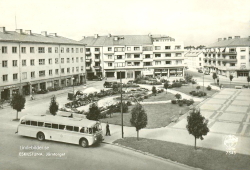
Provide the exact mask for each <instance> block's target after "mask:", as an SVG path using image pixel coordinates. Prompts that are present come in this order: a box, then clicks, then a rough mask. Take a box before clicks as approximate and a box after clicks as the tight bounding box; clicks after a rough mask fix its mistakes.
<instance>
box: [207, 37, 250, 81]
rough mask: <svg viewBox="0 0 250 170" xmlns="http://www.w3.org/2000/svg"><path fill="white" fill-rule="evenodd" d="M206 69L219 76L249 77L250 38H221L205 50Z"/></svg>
mask: <svg viewBox="0 0 250 170" xmlns="http://www.w3.org/2000/svg"><path fill="white" fill-rule="evenodd" d="M203 53H204V68H205V69H206V70H208V71H210V72H217V73H218V74H219V75H223V76H227V77H228V76H229V75H233V76H234V77H247V76H249V75H250V57H249V55H250V37H248V38H240V36H235V37H234V38H233V37H228V38H223V39H222V38H219V39H218V42H216V43H214V44H211V45H210V46H208V47H206V48H204V49H203Z"/></svg>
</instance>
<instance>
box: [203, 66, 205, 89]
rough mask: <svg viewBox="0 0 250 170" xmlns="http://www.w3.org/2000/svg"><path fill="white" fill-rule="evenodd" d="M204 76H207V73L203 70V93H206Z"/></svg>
mask: <svg viewBox="0 0 250 170" xmlns="http://www.w3.org/2000/svg"><path fill="white" fill-rule="evenodd" d="M204 76H205V71H204V70H203V93H204Z"/></svg>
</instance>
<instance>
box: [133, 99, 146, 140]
mask: <svg viewBox="0 0 250 170" xmlns="http://www.w3.org/2000/svg"><path fill="white" fill-rule="evenodd" d="M130 123H131V125H132V126H134V127H135V129H136V131H137V140H139V130H141V129H142V128H145V127H146V126H147V123H148V117H147V114H146V112H145V110H144V109H143V107H142V105H141V104H139V103H137V104H136V105H135V106H134V107H133V109H132V110H131V119H130Z"/></svg>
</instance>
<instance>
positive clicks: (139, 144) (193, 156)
mask: <svg viewBox="0 0 250 170" xmlns="http://www.w3.org/2000/svg"><path fill="white" fill-rule="evenodd" d="M114 143H118V144H121V145H123V146H127V147H131V148H134V149H136V150H141V151H143V152H148V153H151V154H154V155H156V156H159V157H162V158H165V159H170V160H172V161H176V162H179V163H182V164H186V165H189V166H191V167H196V168H201V169H204V170H236V169H237V170H243V169H244V170H249V169H250V161H249V160H250V156H249V155H243V154H238V153H236V155H227V154H226V152H223V151H217V150H212V149H206V148H199V149H198V150H195V149H194V147H193V146H189V145H183V144H177V143H171V142H166V141H160V140H153V139H144V138H140V140H139V141H137V140H136V138H124V139H119V140H117V141H115V142H114Z"/></svg>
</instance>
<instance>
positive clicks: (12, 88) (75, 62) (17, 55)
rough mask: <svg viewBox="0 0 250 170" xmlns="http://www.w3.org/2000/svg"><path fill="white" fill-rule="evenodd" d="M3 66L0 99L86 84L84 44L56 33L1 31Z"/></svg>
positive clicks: (0, 80)
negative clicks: (41, 90)
mask: <svg viewBox="0 0 250 170" xmlns="http://www.w3.org/2000/svg"><path fill="white" fill-rule="evenodd" d="M0 63H1V65H0V76H1V79H0V99H8V98H10V97H11V96H12V94H15V93H17V92H18V91H19V92H20V93H22V94H31V93H32V91H36V90H39V89H47V88H48V87H57V86H61V87H65V86H70V85H72V84H73V83H74V84H78V83H83V82H84V81H85V46H84V44H82V43H80V42H78V41H74V40H71V39H68V38H64V37H61V36H58V35H57V34H56V33H53V34H49V35H48V34H47V32H42V33H41V34H36V33H32V32H31V30H26V31H25V32H23V30H22V29H17V30H16V31H6V30H5V27H1V28H0Z"/></svg>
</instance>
